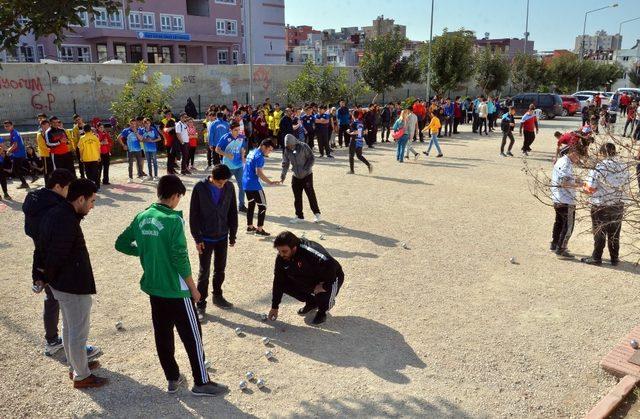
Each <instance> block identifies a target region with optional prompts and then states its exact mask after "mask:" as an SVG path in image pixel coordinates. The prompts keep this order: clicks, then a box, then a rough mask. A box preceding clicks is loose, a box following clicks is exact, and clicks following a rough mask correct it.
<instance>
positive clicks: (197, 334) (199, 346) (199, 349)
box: [183, 297, 209, 384]
mask: <svg viewBox="0 0 640 419" xmlns="http://www.w3.org/2000/svg"><path fill="white" fill-rule="evenodd" d="M183 301H184V305H185V309H186V311H187V316H189V323H190V324H191V331H192V332H193V338H194V339H195V341H196V349H197V352H198V363H199V364H200V378H202V383H203V384H204V383H208V382H209V377H208V374H207V368H206V367H205V366H204V356H203V353H202V339H201V336H200V331H199V330H198V324H197V321H198V320H197V318H196V313H195V312H194V311H193V304H192V303H191V298H187V297H185V298H184V299H183Z"/></svg>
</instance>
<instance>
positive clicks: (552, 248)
mask: <svg viewBox="0 0 640 419" xmlns="http://www.w3.org/2000/svg"><path fill="white" fill-rule="evenodd" d="M549 250H550V251H552V252H555V251H556V250H558V245H556V244H555V243H551V245H550V246H549Z"/></svg>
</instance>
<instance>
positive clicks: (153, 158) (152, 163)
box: [144, 151, 158, 177]
mask: <svg viewBox="0 0 640 419" xmlns="http://www.w3.org/2000/svg"><path fill="white" fill-rule="evenodd" d="M144 155H145V156H146V158H147V167H148V168H149V176H154V177H158V152H156V151H145V152H144ZM152 168H153V171H152V170H151V169H152Z"/></svg>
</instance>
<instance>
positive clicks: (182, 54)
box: [178, 45, 187, 64]
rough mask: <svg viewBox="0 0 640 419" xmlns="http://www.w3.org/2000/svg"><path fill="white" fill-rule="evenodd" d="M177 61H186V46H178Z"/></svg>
mask: <svg viewBox="0 0 640 419" xmlns="http://www.w3.org/2000/svg"><path fill="white" fill-rule="evenodd" d="M178 55H179V57H178V62H179V63H183V64H184V63H186V62H187V47H185V46H184V45H180V46H178Z"/></svg>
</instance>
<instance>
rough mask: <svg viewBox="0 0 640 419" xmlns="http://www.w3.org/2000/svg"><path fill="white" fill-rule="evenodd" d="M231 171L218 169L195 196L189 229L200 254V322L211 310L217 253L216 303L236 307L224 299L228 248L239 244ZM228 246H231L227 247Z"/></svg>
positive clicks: (216, 166)
mask: <svg viewBox="0 0 640 419" xmlns="http://www.w3.org/2000/svg"><path fill="white" fill-rule="evenodd" d="M230 177H231V171H230V170H229V168H228V167H227V166H225V165H224V164H217V165H215V166H214V168H213V171H212V172H211V176H209V177H207V178H206V179H202V180H201V181H200V182H198V183H196V185H195V186H194V188H193V193H192V194H191V210H190V212H189V227H190V228H191V235H192V236H193V239H194V240H195V241H196V247H197V249H198V253H199V254H200V256H199V258H200V274H199V276H198V291H199V292H200V294H201V296H202V298H201V299H200V302H198V305H197V308H198V320H200V321H203V320H204V315H205V312H206V307H207V295H208V288H209V275H210V271H211V254H212V253H213V256H214V259H213V304H215V305H216V306H218V307H221V308H230V307H233V304H231V303H230V302H229V301H227V300H226V299H225V298H224V297H223V296H222V283H223V282H224V270H225V268H226V266H227V249H228V246H231V247H233V246H234V245H235V244H236V234H237V232H238V206H237V205H236V195H235V189H234V187H233V184H232V183H231V182H228V180H229V178H230ZM227 243H228V245H227Z"/></svg>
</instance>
